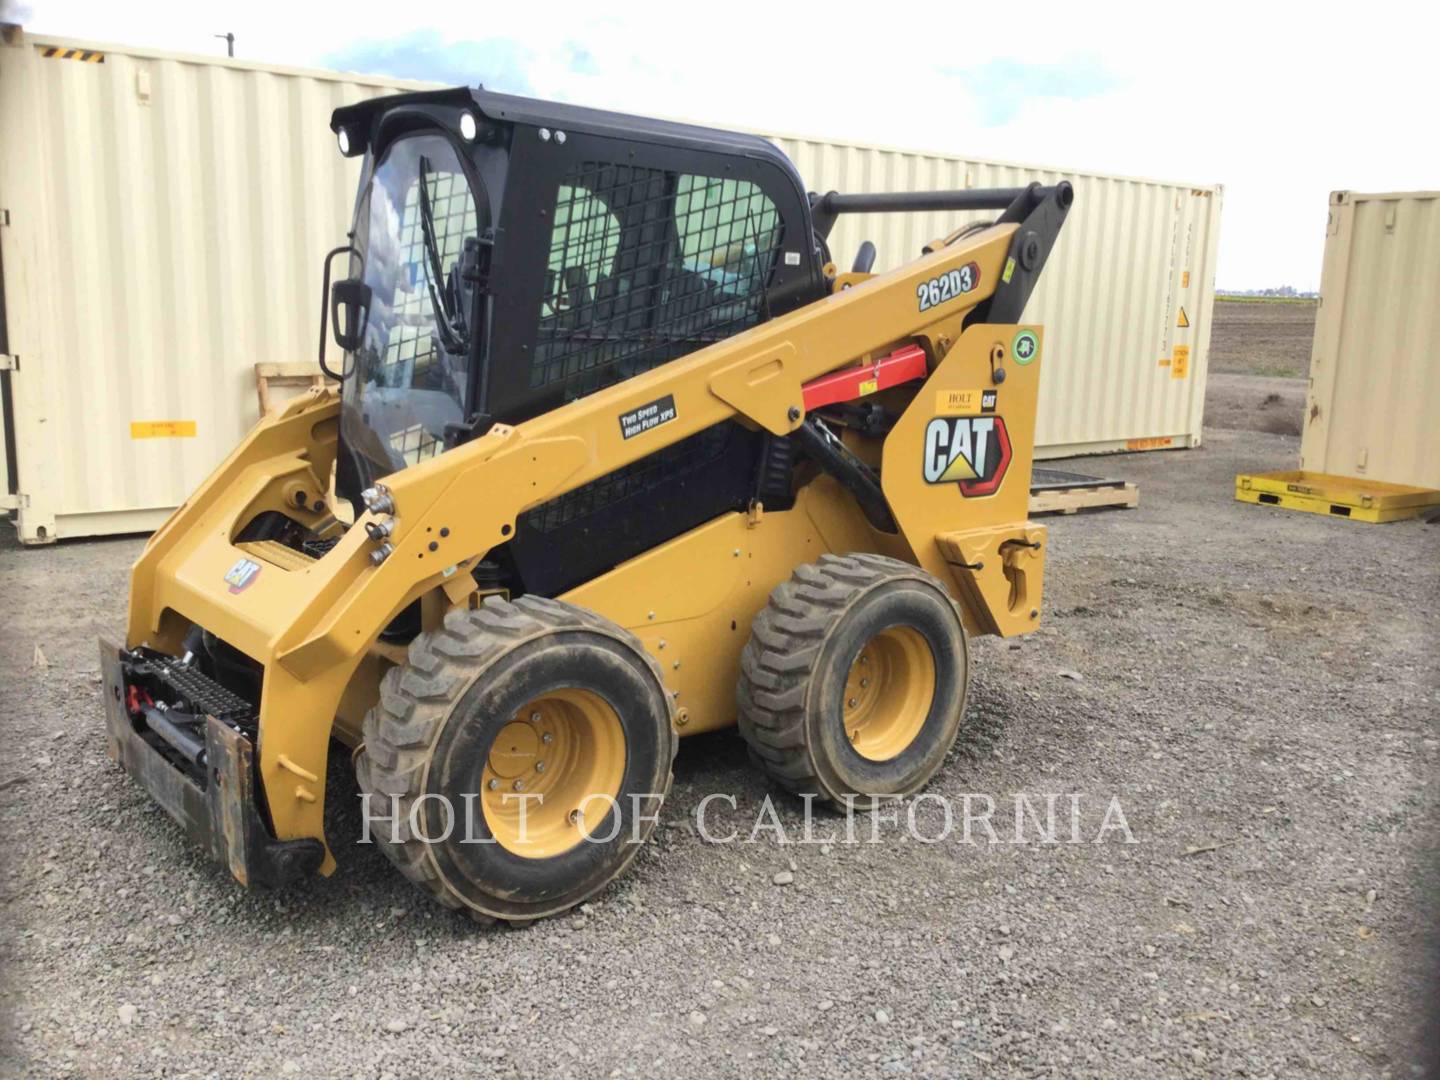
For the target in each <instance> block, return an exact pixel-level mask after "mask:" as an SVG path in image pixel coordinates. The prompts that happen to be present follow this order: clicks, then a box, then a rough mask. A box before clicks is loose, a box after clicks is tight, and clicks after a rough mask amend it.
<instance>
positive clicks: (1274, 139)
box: [0, 0, 1440, 290]
mask: <svg viewBox="0 0 1440 1080" xmlns="http://www.w3.org/2000/svg"><path fill="white" fill-rule="evenodd" d="M1437 11H1440V9H1437V8H1436V7H1435V5H1433V4H1429V5H1421V4H1406V3H1398V2H1394V0H1373V2H1371V3H1368V4H1365V5H1347V6H1346V7H1345V8H1343V9H1341V8H1339V7H1338V6H1337V7H1335V8H1333V9H1331V8H1330V7H1328V6H1326V5H1321V4H1304V5H1301V4H1278V3H1273V4H1272V3H1265V2H1263V0H1252V2H1250V3H1231V2H1229V0H1216V2H1207V3H1203V4H1198V3H1164V2H1150V3H1131V2H1128V0H1126V2H1113V3H1109V2H1106V0H1090V2H1088V3H1074V2H1070V3H1050V2H1048V0H1025V2H1023V3H1005V4H994V3H992V4H961V3H953V4H951V3H935V4H913V3H912V4H897V3H893V2H882V3H879V4H873V5H862V4H854V5H816V4H813V3H807V4H787V3H784V2H783V0H770V2H768V3H756V2H752V0H731V2H728V3H724V4H717V3H708V4H703V5H701V4H687V3H679V2H674V0H672V2H669V3H649V2H643V3H628V4H627V3H618V4H607V5H598V4H594V3H573V4H572V3H569V2H566V0H546V2H544V3H534V2H531V3H514V4H506V5H503V6H502V5H489V4H480V3H476V2H473V0H471V2H468V3H455V2H450V0H429V2H426V3H423V4H401V3H396V2H394V0H389V2H385V3H380V2H375V0H346V3H344V4H343V5H320V4H314V5H307V4H303V3H296V2H294V0H291V2H290V3H283V4H282V3H275V2H272V0H250V2H247V3H211V2H207V0H187V2H185V3H163V2H154V3H128V4H117V3H114V2H113V0H109V2H104V0H0V13H3V14H0V18H9V19H10V20H12V21H14V20H16V19H17V13H18V19H19V21H22V22H23V23H24V25H25V26H26V28H27V29H29V30H31V31H33V32H36V33H47V34H60V35H66V36H71V37H81V38H87V39H90V40H96V41H113V42H120V43H126V44H132V45H151V46H158V47H162V48H166V49H177V50H186V51H193V52H201V53H218V54H220V55H223V54H224V50H225V42H224V41H221V40H218V39H217V38H215V37H214V36H213V35H215V34H218V33H224V32H227V31H228V32H233V33H234V34H235V37H236V43H235V49H236V55H237V57H239V58H242V59H247V60H254V61H260V62H272V63H283V64H294V65H302V66H313V67H326V68H334V69H338V70H345V71H355V72H361V73H367V74H384V75H393V76H397V77H401V78H413V79H421V80H426V81H437V82H453V83H469V84H474V83H477V82H480V83H484V84H485V85H486V86H488V87H490V88H491V89H496V90H505V91H510V92H513V93H522V94H531V95H535V96H539V97H547V98H552V99H556V100H562V101H570V102H574V103H577V104H583V105H592V106H596V107H601V108H611V109H618V110H621V111H626V112H637V113H648V114H653V115H661V116H669V117H677V118H682V119H687V120H694V121H697V122H701V123H705V124H709V125H712V126H717V127H726V126H735V127H744V128H750V129H755V130H763V131H770V132H775V133H784V134H802V135H815V136H820V137H827V138H833V139H844V140H851V141H858V142H867V143H878V144H882V145H887V146H895V147H901V148H906V149H919V150H931V151H940V152H943V153H950V154H957V155H961V156H965V157H978V158H990V159H998V160H1002V161H1015V162H1023V163H1033V164H1039V165H1045V166H1048V167H1062V168H1067V169H1075V170H1082V171H1095V172H1104V173H1115V174H1121V175H1127V176H1140V177H1150V178H1157V179H1162V180H1174V181H1184V182H1188V183H1193V184H1197V185H1210V184H1220V185H1223V187H1224V207H1223V211H1222V220H1221V240H1220V259H1219V267H1218V271H1217V276H1216V283H1217V285H1219V286H1220V287H1221V288H1230V289H1258V288H1267V287H1277V286H1281V285H1291V286H1293V287H1295V288H1297V289H1302V290H1310V289H1317V288H1318V287H1319V283H1320V262H1321V255H1322V251H1323V248H1324V238H1325V220H1326V207H1327V203H1328V195H1329V192H1331V191H1333V190H1341V189H1348V190H1352V191H1406V190H1417V189H1435V188H1440V143H1437V140H1435V139H1434V138H1433V137H1432V136H1431V135H1430V134H1427V132H1433V130H1434V128H1435V126H1436V122H1435V119H1434V112H1435V107H1436V104H1437V98H1440V94H1437V91H1436V90H1435V83H1434V77H1435V76H1434V68H1435V66H1436V63H1437V61H1436V60H1435V58H1434V46H1433V43H1434V40H1435V36H1436V32H1437V31H1440V14H1437ZM337 12H343V14H337Z"/></svg>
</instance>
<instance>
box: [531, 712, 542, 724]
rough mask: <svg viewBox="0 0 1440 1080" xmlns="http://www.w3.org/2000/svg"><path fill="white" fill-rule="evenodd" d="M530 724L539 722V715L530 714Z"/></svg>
mask: <svg viewBox="0 0 1440 1080" xmlns="http://www.w3.org/2000/svg"><path fill="white" fill-rule="evenodd" d="M530 722H531V723H532V724H538V723H539V722H540V714H539V713H538V712H532V713H531V714H530Z"/></svg>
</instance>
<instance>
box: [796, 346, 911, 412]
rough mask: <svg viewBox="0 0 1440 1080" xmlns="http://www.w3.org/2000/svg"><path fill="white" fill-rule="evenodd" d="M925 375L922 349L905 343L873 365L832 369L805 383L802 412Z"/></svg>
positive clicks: (862, 395)
mask: <svg viewBox="0 0 1440 1080" xmlns="http://www.w3.org/2000/svg"><path fill="white" fill-rule="evenodd" d="M927 374H928V370H927V368H926V365H925V350H924V349H922V348H920V346H918V345H905V346H903V347H901V348H899V349H896V350H895V351H894V352H892V353H891V354H890V355H889V356H882V357H881V358H880V359H879V360H876V361H875V362H874V363H873V364H859V365H857V366H856V367H852V368H846V369H845V370H844V371H832V372H831V373H830V374H829V375H821V376H820V378H818V379H814V380H812V381H810V382H808V383H806V384H805V385H804V386H803V387H801V389H802V390H803V391H804V402H805V411H806V412H810V411H812V410H814V409H818V408H820V407H821V406H822V405H835V404H837V403H839V402H841V401H854V400H855V399H856V398H862V397H865V396H866V395H867V394H873V393H875V392H876V391H877V390H888V389H889V388H890V387H892V386H899V385H900V384H901V383H907V382H911V381H912V380H914V379H923V378H925V376H926V375H927Z"/></svg>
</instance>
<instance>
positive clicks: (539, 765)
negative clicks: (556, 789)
mask: <svg viewBox="0 0 1440 1080" xmlns="http://www.w3.org/2000/svg"><path fill="white" fill-rule="evenodd" d="M535 771H536V772H544V771H545V762H543V761H537V762H535Z"/></svg>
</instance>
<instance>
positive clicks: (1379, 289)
mask: <svg viewBox="0 0 1440 1080" xmlns="http://www.w3.org/2000/svg"><path fill="white" fill-rule="evenodd" d="M1320 298H1321V299H1320V311H1319V314H1318V315H1317V317H1316V321H1315V344H1314V348H1313V349H1312V350H1311V353H1310V394H1309V402H1308V405H1307V408H1306V411H1305V416H1306V423H1305V430H1304V434H1303V437H1302V439H1301V443H1300V467H1301V468H1302V469H1304V470H1306V471H1307V472H1317V473H1329V474H1331V475H1333V476H1350V477H1359V478H1363V479H1367V480H1380V481H1384V482H1386V483H1392V484H1410V485H1413V486H1415V487H1427V488H1440V433H1437V430H1436V425H1435V422H1434V417H1433V416H1432V415H1431V413H1432V412H1433V411H1434V408H1435V403H1436V402H1437V401H1440V359H1437V350H1436V341H1437V339H1440V191H1420V192H1401V193H1395V194H1386V195H1358V194H1355V193H1353V192H1349V191H1337V192H1334V193H1332V194H1331V196H1330V216H1329V221H1328V223H1327V225H1326V229H1325V262H1324V265H1323V268H1322V270H1321V277H1320Z"/></svg>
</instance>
